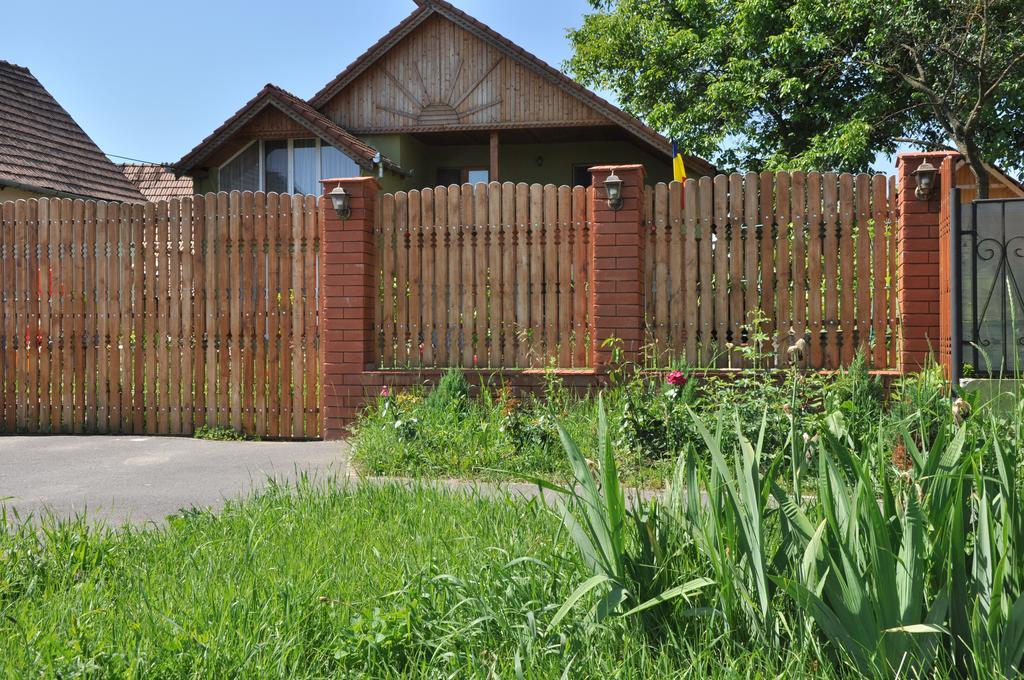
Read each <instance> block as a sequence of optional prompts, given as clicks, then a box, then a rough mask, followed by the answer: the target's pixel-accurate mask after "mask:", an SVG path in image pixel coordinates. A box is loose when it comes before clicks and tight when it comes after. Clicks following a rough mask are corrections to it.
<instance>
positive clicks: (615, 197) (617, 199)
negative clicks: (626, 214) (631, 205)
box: [604, 172, 622, 210]
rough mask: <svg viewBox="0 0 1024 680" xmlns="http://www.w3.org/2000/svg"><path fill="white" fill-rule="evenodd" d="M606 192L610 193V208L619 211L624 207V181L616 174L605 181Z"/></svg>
mask: <svg viewBox="0 0 1024 680" xmlns="http://www.w3.org/2000/svg"><path fill="white" fill-rule="evenodd" d="M604 190H605V191H607V192H608V207H609V208H611V209H612V210H619V209H620V208H621V207H622V180H621V179H619V176H618V175H616V174H615V173H614V172H613V173H612V174H610V175H608V179H606V180H605V181H604Z"/></svg>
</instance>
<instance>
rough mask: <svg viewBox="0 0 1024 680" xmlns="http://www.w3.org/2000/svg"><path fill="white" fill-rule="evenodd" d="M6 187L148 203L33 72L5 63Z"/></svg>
mask: <svg viewBox="0 0 1024 680" xmlns="http://www.w3.org/2000/svg"><path fill="white" fill-rule="evenodd" d="M0 184H12V185H18V186H22V187H25V188H31V189H37V190H40V191H42V192H54V193H57V194H67V195H71V196H80V197H83V198H96V199H102V200H109V201H131V202H140V201H142V200H144V199H143V196H142V194H141V193H140V192H139V190H138V189H137V188H136V187H135V186H134V185H132V184H131V183H130V182H129V181H128V180H127V179H125V176H124V175H123V174H121V171H120V170H119V169H118V167H117V166H116V165H115V164H114V163H113V162H112V161H111V160H110V159H109V158H107V157H106V156H105V155H104V154H103V152H102V151H100V149H99V147H97V146H96V143H95V142H93V141H92V139H90V138H89V136H88V135H87V134H85V132H84V131H83V130H82V128H81V127H79V125H78V123H76V122H75V121H74V119H73V118H71V116H70V115H69V114H68V112H67V111H65V110H64V108H63V107H61V105H60V104H58V103H57V100H55V99H54V98H53V96H52V95H51V94H50V93H49V92H47V91H46V89H45V88H44V87H43V86H42V85H41V84H40V83H39V81H38V80H36V79H35V77H34V76H33V75H32V73H31V72H30V71H29V70H28V69H27V68H24V67H23V66H16V65H15V64H11V63H8V62H6V61H2V60H0Z"/></svg>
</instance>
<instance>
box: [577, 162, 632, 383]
mask: <svg viewBox="0 0 1024 680" xmlns="http://www.w3.org/2000/svg"><path fill="white" fill-rule="evenodd" d="M590 172H591V174H592V176H593V187H594V190H593V191H591V192H589V194H590V197H589V200H590V201H592V205H591V206H590V214H591V216H592V218H591V220H592V222H591V227H590V229H591V244H592V245H591V248H592V251H591V257H592V259H591V267H590V294H591V300H590V304H591V307H590V320H591V326H592V331H591V332H592V337H591V340H592V346H591V350H590V351H591V355H590V357H591V366H592V367H593V368H594V369H595V370H597V371H602V370H605V369H606V368H607V367H608V366H609V364H610V363H611V358H612V356H611V355H612V348H605V347H602V343H604V341H605V340H607V339H608V338H613V337H614V338H620V339H621V340H622V349H623V350H624V353H625V356H624V359H625V360H626V361H638V360H639V357H640V345H641V343H642V341H643V327H644V302H643V300H644V271H643V239H641V238H640V234H641V231H642V221H643V203H642V201H643V192H644V179H645V177H646V171H645V170H644V166H642V165H601V166H597V167H594V168H591V169H590ZM613 172H614V173H615V174H616V175H617V176H618V177H619V179H621V180H622V198H623V202H622V207H621V208H620V209H619V210H613V209H612V208H610V207H609V206H608V194H607V192H606V190H605V188H604V182H605V180H606V179H607V178H608V176H609V175H611V174H612V173H613Z"/></svg>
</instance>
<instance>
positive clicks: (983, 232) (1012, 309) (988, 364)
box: [950, 189, 1024, 380]
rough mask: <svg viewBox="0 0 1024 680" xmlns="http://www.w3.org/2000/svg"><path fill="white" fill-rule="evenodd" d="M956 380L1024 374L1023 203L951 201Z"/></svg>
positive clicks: (955, 191) (954, 197)
mask: <svg viewBox="0 0 1024 680" xmlns="http://www.w3.org/2000/svg"><path fill="white" fill-rule="evenodd" d="M950 220H951V225H950V226H951V229H950V231H951V232H952V236H953V238H952V239H951V240H952V253H951V258H950V264H951V272H950V273H951V275H952V287H953V296H952V298H953V300H952V302H953V305H952V306H953V309H952V317H951V319H950V320H951V325H952V348H951V349H952V364H953V371H954V375H953V378H954V379H957V380H958V379H959V378H961V377H964V375H965V374H968V375H970V374H973V375H975V376H978V377H1000V376H1018V375H1021V374H1022V373H1024V199H1022V198H1014V199H986V200H978V201H972V202H971V203H967V204H963V205H961V203H960V190H959V189H953V191H952V196H951V199H950Z"/></svg>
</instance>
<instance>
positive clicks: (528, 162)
mask: <svg viewBox="0 0 1024 680" xmlns="http://www.w3.org/2000/svg"><path fill="white" fill-rule="evenodd" d="M365 139H366V142H367V143H369V144H370V145H371V146H374V147H376V148H377V149H379V150H380V151H381V153H383V154H384V155H386V156H388V157H389V158H391V159H392V160H394V161H395V162H397V163H398V164H399V165H400V166H402V169H403V170H406V171H410V170H411V171H412V173H413V174H412V176H410V177H405V178H402V177H398V176H396V175H390V174H389V175H386V176H385V178H384V180H383V181H382V184H383V186H384V190H385V191H400V190H409V189H420V188H422V187H427V186H434V185H435V184H436V181H437V170H438V168H449V167H469V166H477V167H483V168H486V167H487V166H488V165H489V164H490V148H489V147H488V146H487V145H476V146H426V145H424V144H421V143H420V142H418V141H416V140H415V139H414V138H412V137H410V136H408V135H388V136H374V137H366V138H365ZM498 157H499V167H500V170H501V177H500V179H501V181H503V182H526V183H528V184H533V183H539V184H571V183H572V166H573V165H576V164H583V165H604V164H609V163H614V164H632V163H640V164H642V165H644V166H645V167H646V168H647V179H648V181H649V182H667V181H669V180H671V179H672V164H671V162H670V160H669V159H668V158H667V157H666V158H656V157H655V156H653V155H652V154H650V153H647V152H646V151H644V150H642V149H640V148H639V147H637V146H635V145H633V144H631V143H630V142H566V143H560V144H505V145H502V146H501V147H500V149H499V155H498Z"/></svg>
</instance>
